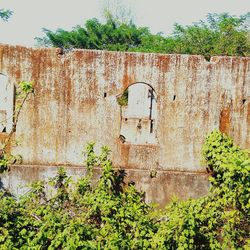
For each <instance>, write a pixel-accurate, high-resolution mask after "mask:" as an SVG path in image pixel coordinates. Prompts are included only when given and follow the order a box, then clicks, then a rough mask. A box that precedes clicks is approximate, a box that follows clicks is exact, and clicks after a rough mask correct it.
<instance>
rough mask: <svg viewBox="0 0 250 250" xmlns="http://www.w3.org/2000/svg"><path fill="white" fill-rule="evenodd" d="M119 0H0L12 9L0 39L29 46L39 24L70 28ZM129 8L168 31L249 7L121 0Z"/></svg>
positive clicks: (211, 1) (0, 25)
mask: <svg viewBox="0 0 250 250" xmlns="http://www.w3.org/2000/svg"><path fill="white" fill-rule="evenodd" d="M107 1H110V4H111V5H110V6H112V4H114V3H115V2H117V1H119V0H70V1H68V0H0V9H10V10H12V11H13V12H14V13H13V16H12V17H11V18H10V19H9V21H8V22H3V21H0V43H6V44H13V45H24V46H29V47H33V46H35V44H36V41H35V40H34V38H35V37H42V36H43V35H44V33H43V32H42V28H47V29H50V30H53V31H55V30H56V29H57V28H63V29H65V30H71V29H72V27H74V26H76V25H84V23H85V21H86V20H87V19H90V18H93V17H96V18H98V19H100V20H103V9H104V7H105V6H107ZM112 1H113V2H112ZM121 2H122V4H123V5H124V6H127V7H128V8H130V9H131V11H132V16H133V19H134V22H135V23H136V24H137V25H138V26H147V27H149V28H150V30H151V32H153V33H157V32H163V33H164V34H166V35H169V34H171V32H172V29H173V25H174V23H179V24H182V25H190V24H192V23H193V22H197V21H199V20H202V19H203V20H204V19H205V17H206V15H207V14H208V13H223V12H228V13H229V14H231V15H237V16H238V15H243V14H245V13H246V12H248V11H250V0H121Z"/></svg>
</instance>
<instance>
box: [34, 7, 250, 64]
mask: <svg viewBox="0 0 250 250" xmlns="http://www.w3.org/2000/svg"><path fill="white" fill-rule="evenodd" d="M106 14H107V15H106V23H100V22H99V21H98V20H97V19H95V18H94V19H90V20H87V22H86V23H85V26H84V27H82V26H76V27H75V28H74V29H73V30H72V31H65V30H63V29H58V30H57V31H55V32H53V31H51V30H48V29H44V32H45V37H43V38H36V40H37V41H38V44H39V45H40V46H46V47H48V46H53V47H60V48H64V49H73V48H82V49H99V50H118V51H140V52H156V53H178V54H201V55H204V56H205V57H206V58H207V59H209V58H210V57H211V56H212V55H226V56H250V33H249V22H250V13H247V14H245V15H242V16H240V17H235V16H232V15H229V14H227V13H224V14H209V15H208V16H207V19H206V20H205V21H199V22H198V23H194V24H192V25H190V26H182V25H179V24H175V26H174V32H173V34H172V35H171V36H167V37H165V36H163V35H162V34H161V33H158V34H152V33H151V32H150V30H149V28H147V27H137V26H136V25H135V24H134V23H133V22H132V19H130V21H124V20H125V19H124V20H123V21H120V20H119V19H118V18H117V16H119V15H117V14H115V15H114V14H113V13H112V12H111V11H109V10H108V9H107V11H106ZM128 16H129V15H127V17H128Z"/></svg>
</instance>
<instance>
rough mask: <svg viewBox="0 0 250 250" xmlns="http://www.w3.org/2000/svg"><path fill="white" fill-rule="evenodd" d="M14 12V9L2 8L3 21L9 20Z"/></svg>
mask: <svg viewBox="0 0 250 250" xmlns="http://www.w3.org/2000/svg"><path fill="white" fill-rule="evenodd" d="M12 14H13V12H12V11H10V10H4V9H0V18H1V19H2V20H3V21H8V19H9V18H10V16H11V15H12Z"/></svg>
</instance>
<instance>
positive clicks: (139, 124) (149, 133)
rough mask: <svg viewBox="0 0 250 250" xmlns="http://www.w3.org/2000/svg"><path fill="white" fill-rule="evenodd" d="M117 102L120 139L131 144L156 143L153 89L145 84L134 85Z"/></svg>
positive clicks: (155, 109)
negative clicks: (119, 111)
mask: <svg viewBox="0 0 250 250" xmlns="http://www.w3.org/2000/svg"><path fill="white" fill-rule="evenodd" d="M117 100H118V103H119V104H120V106H121V129H120V139H121V140H122V141H123V142H124V143H131V144H148V143H151V144H152V143H153V144H155V143H157V139H156V125H157V107H156V104H157V99H156V93H155V91H154V89H153V88H152V87H151V86H150V85H149V84H146V83H141V82H139V83H134V84H132V85H130V86H129V87H128V88H127V89H126V90H125V91H124V93H123V94H122V95H120V96H119V97H118V99H117Z"/></svg>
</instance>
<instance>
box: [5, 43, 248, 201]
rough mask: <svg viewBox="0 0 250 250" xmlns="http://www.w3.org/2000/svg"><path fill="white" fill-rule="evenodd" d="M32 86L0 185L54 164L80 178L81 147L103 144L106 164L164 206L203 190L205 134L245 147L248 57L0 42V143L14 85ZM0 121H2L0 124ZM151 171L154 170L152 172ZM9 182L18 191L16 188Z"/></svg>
mask: <svg viewBox="0 0 250 250" xmlns="http://www.w3.org/2000/svg"><path fill="white" fill-rule="evenodd" d="M20 81H32V82H34V87H35V93H34V95H31V96H30V97H29V99H28V100H27V102H26V103H25V106H24V108H23V110H22V112H21V114H20V118H19V121H18V125H17V128H16V132H15V139H16V140H18V141H19V142H20V143H19V145H17V146H12V147H11V152H12V153H13V154H20V155H21V156H22V159H23V161H22V165H16V166H12V167H11V171H10V172H9V173H7V174H5V175H4V176H3V177H2V182H3V184H4V185H5V186H6V187H9V188H10V189H12V190H13V191H14V192H18V189H19V187H18V185H19V184H24V183H26V182H29V181H31V180H35V179H44V178H45V179H46V178H48V177H49V176H51V175H53V174H54V173H55V171H56V170H55V169H56V168H55V166H66V168H67V170H68V172H69V174H72V175H74V176H78V175H81V174H82V173H83V172H84V168H83V167H82V166H83V161H84V160H83V156H82V150H83V147H84V145H86V143H88V142H90V141H91V142H92V141H94V142H96V145H97V148H98V147H99V146H100V145H108V147H109V148H110V149H111V151H112V153H111V158H112V161H113V163H114V165H115V166H116V167H121V168H124V169H125V170H126V172H127V174H128V176H127V178H128V180H132V181H134V182H135V183H136V185H137V186H138V188H140V189H142V190H144V191H146V192H147V199H148V200H153V201H156V202H161V203H164V202H166V201H168V200H169V199H170V197H171V196H172V195H177V196H180V197H181V198H187V197H197V196H200V195H203V194H205V193H206V192H207V189H208V185H209V184H208V181H207V174H206V170H205V167H204V166H201V164H200V159H201V146H202V144H203V142H204V139H205V136H206V135H207V134H208V133H209V132H211V131H212V130H214V129H215V128H217V129H220V130H221V131H223V132H226V133H227V134H229V135H230V136H232V137H233V138H234V141H235V142H236V143H237V144H238V145H240V146H241V147H242V148H250V58H240V57H218V56H216V57H212V58H211V60H210V61H209V62H208V61H206V60H205V59H204V57H203V56H190V55H164V54H150V53H148V54H146V53H124V52H108V51H95V50H73V51H71V52H69V53H66V54H64V53H62V51H61V50H60V49H31V48H25V47H19V46H8V45H0V140H2V141H3V140H4V138H6V137H7V136H8V133H9V131H11V129H12V118H11V117H12V116H13V109H14V107H15V87H14V86H15V84H17V83H18V82H20ZM1 120H2V121H3V120H4V121H6V122H2V123H1ZM152 173H154V174H152ZM17 184H18V185H17Z"/></svg>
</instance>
